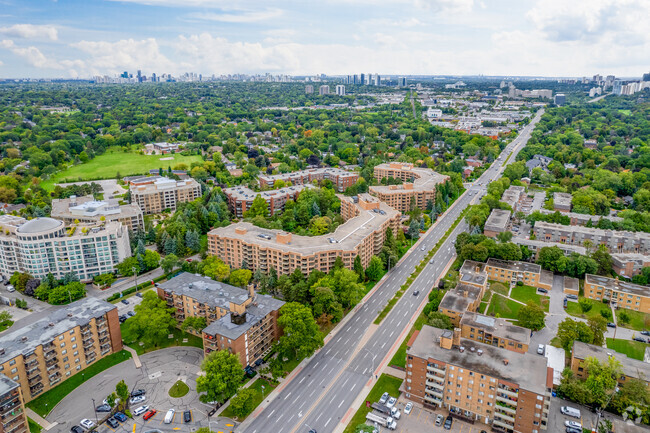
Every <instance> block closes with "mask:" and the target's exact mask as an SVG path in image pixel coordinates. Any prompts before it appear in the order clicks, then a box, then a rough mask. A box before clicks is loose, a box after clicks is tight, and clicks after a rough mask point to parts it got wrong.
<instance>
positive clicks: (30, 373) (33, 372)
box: [27, 366, 41, 378]
mask: <svg viewBox="0 0 650 433" xmlns="http://www.w3.org/2000/svg"><path fill="white" fill-rule="evenodd" d="M40 372H41V369H40V368H38V366H36V367H34V368H32V369H31V370H29V371H27V378H30V377H34V376H36V375H37V374H38V373H40Z"/></svg>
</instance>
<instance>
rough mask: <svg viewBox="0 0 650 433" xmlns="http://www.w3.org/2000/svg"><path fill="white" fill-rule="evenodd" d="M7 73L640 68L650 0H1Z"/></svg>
mask: <svg viewBox="0 0 650 433" xmlns="http://www.w3.org/2000/svg"><path fill="white" fill-rule="evenodd" d="M0 6H1V7H0V77H10V78H15V77H34V78H40V77H62V78H76V77H81V78H87V77H90V76H93V75H109V76H112V75H115V74H117V73H119V72H121V71H124V70H128V71H130V72H135V71H136V70H137V69H141V70H142V71H143V73H144V74H146V75H150V74H151V73H152V72H155V73H157V74H161V73H172V74H179V73H183V72H190V71H191V72H197V73H202V74H204V75H212V74H217V75H219V74H229V73H266V72H270V73H274V74H277V73H287V74H295V75H311V74H319V73H326V74H352V73H361V72H365V73H380V74H384V75H398V74H400V75H401V74H408V75H412V74H427V75H441V74H456V75H475V74H484V75H531V76H583V75H586V76H591V75H593V74H596V73H600V74H603V75H607V74H615V75H617V76H633V77H636V76H640V75H641V74H642V73H644V72H648V71H649V70H650V32H648V29H650V2H649V1H647V0H568V1H567V0H355V1H348V0H320V1H296V0H276V1H273V2H268V1H266V2H265V1H259V0H229V1H225V0H0Z"/></svg>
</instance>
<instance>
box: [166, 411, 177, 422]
mask: <svg viewBox="0 0 650 433" xmlns="http://www.w3.org/2000/svg"><path fill="white" fill-rule="evenodd" d="M175 412H176V411H175V410H174V409H169V410H168V411H167V415H165V420H164V423H165V424H171V422H172V421H173V420H174V413H175Z"/></svg>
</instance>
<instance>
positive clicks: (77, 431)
mask: <svg viewBox="0 0 650 433" xmlns="http://www.w3.org/2000/svg"><path fill="white" fill-rule="evenodd" d="M70 433H84V429H82V428H81V427H79V426H78V425H73V426H72V428H71V429H70Z"/></svg>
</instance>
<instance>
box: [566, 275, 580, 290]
mask: <svg viewBox="0 0 650 433" xmlns="http://www.w3.org/2000/svg"><path fill="white" fill-rule="evenodd" d="M564 291H565V292H566V291H570V292H576V293H578V292H579V291H580V280H578V279H577V278H573V277H564Z"/></svg>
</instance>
